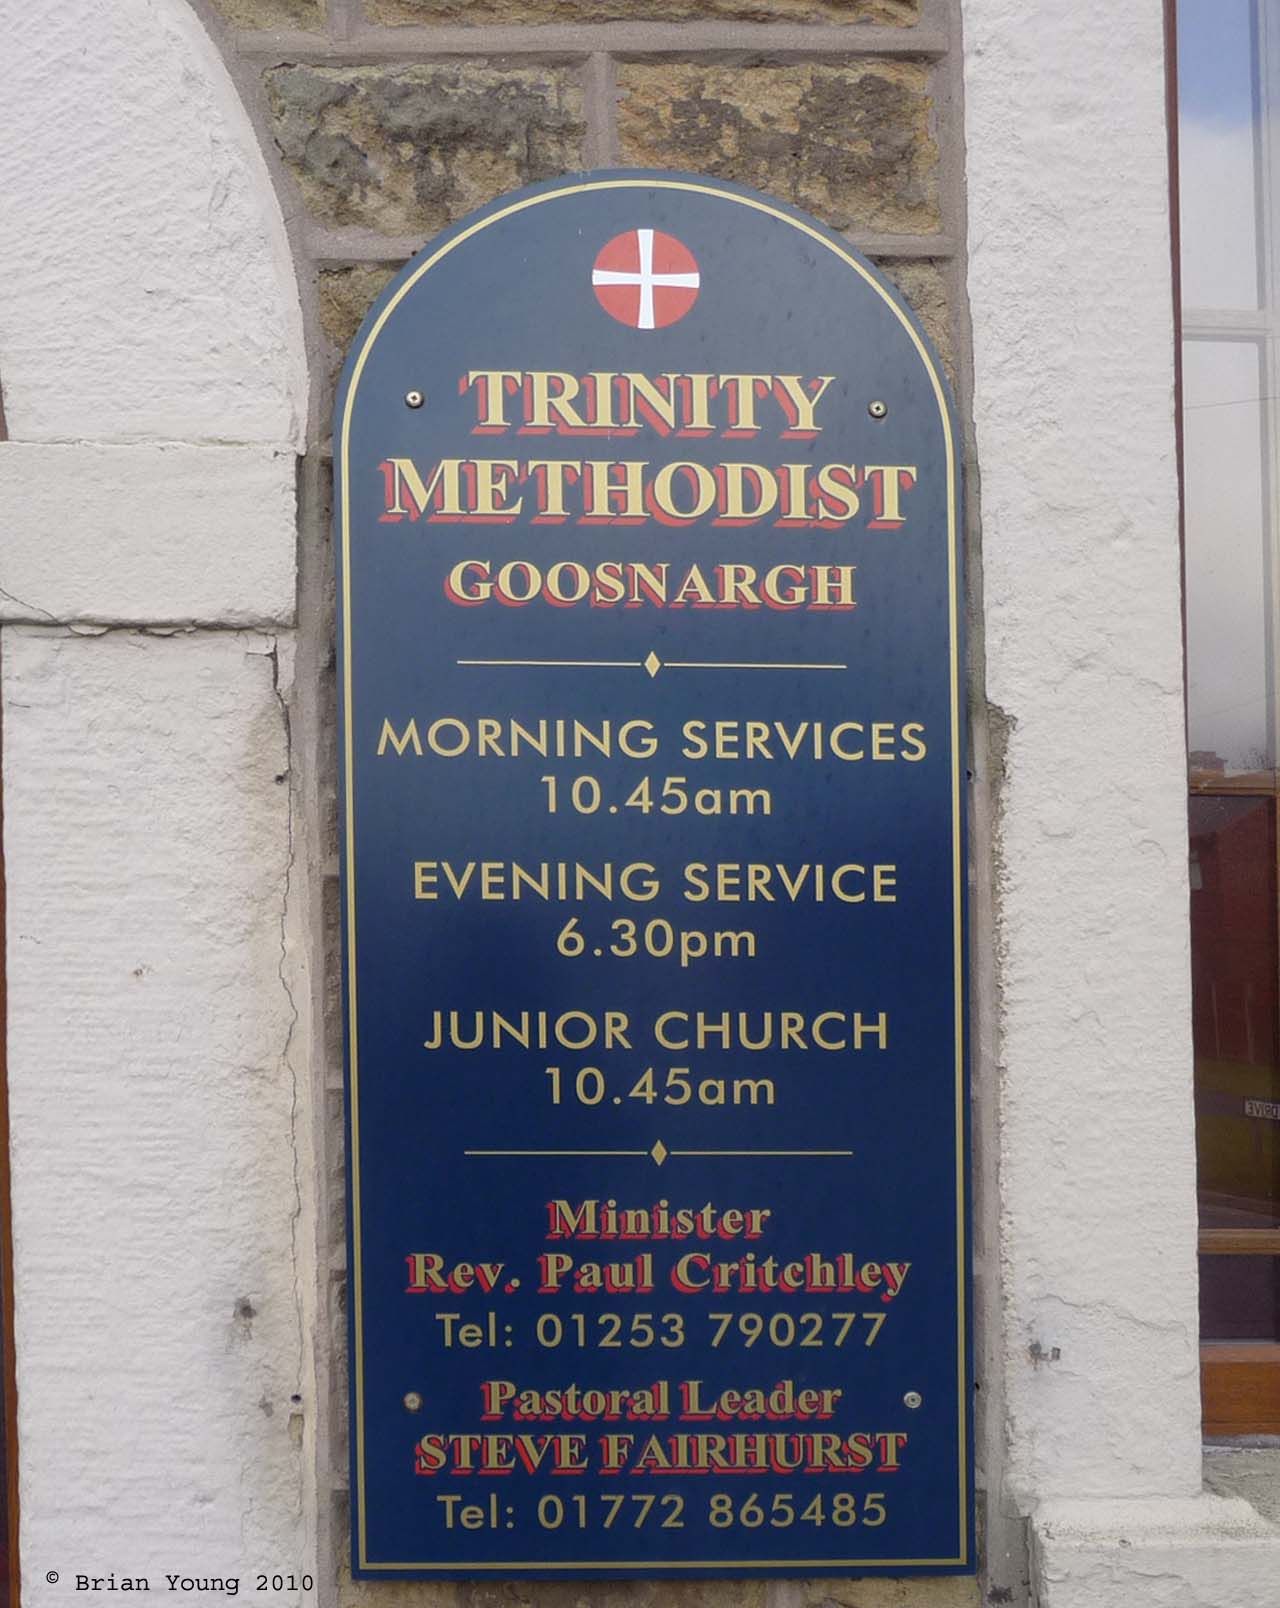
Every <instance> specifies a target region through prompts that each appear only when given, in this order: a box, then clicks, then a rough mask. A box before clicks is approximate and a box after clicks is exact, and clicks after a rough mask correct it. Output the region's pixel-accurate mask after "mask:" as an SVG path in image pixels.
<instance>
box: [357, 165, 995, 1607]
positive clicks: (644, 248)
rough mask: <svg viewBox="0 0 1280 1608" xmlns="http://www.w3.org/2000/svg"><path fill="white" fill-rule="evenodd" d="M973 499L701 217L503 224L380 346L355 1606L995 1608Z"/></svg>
mask: <svg viewBox="0 0 1280 1608" xmlns="http://www.w3.org/2000/svg"><path fill="white" fill-rule="evenodd" d="M957 451H958V441H957V432H956V428H955V423H954V419H953V416H952V412H951V407H950V404H949V401H948V397H947V390H946V386H945V383H944V381H943V378H942V375H941V372H940V368H939V364H938V361H937V359H936V357H935V356H934V354H933V353H932V351H931V350H930V348H929V345H928V343H927V341H926V340H925V339H924V337H923V336H922V334H921V332H920V330H919V327H918V325H917V324H916V322H915V320H914V318H913V317H912V315H911V314H910V313H909V312H908V311H907V310H906V309H905V308H904V307H903V305H902V303H901V301H900V300H899V299H898V296H897V295H896V293H895V292H894V290H893V289H892V288H891V287H890V286H889V285H888V284H887V283H886V282H885V281H884V280H883V279H882V278H881V277H880V276H879V274H877V273H876V271H875V270H874V269H873V268H871V267H870V266H869V265H868V264H867V263H866V262H865V261H864V260H863V259H862V258H861V257H859V256H858V254H857V253H856V252H854V251H852V250H851V249H850V248H849V246H848V245H847V244H846V243H845V242H844V241H843V240H841V239H840V238H839V237H838V236H836V235H834V234H832V233H830V232H829V231H828V230H826V229H824V228H823V227H822V226H821V225H819V224H817V223H815V222H813V221H812V220H811V219H809V218H806V217H804V216H803V215H801V214H799V213H796V212H794V211H792V210H790V209H789V208H787V207H784V206H781V205H779V204H778V203H776V202H774V201H771V200H769V199H767V198H766V197H764V196H761V195H757V194H754V193H752V192H750V191H748V190H743V189H739V188H737V187H735V186H732V185H727V184H722V183H720V182H718V181H715V180H710V179H702V178H696V177H686V176H681V175H675V174H664V173H647V172H641V173H637V172H619V173H599V174H588V175H585V176H582V177H580V178H575V179H572V180H562V181H557V182H554V183H551V184H546V185H543V186H541V187H538V188H536V189H531V190H526V191H523V192H521V193H519V194H517V195H513V196H507V197H505V198H503V199H502V200H500V201H498V202H496V203H495V204H494V205H492V206H491V207H489V208H487V209H486V210H485V211H483V212H480V213H478V214H476V215H475V216H473V217H471V218H469V219H467V220H466V221H464V222H463V223H461V224H459V225H458V226H457V227H456V228H454V229H452V230H451V231H450V232H449V233H447V234H445V235H443V236H441V237H440V238H439V239H438V240H436V241H434V242H433V243H432V244H431V245H430V246H429V247H427V248H426V250H424V251H423V252H422V254H421V255H420V256H418V257H417V258H415V259H414V261H413V262H411V263H410V264H409V265H408V266H407V267H406V268H405V269H404V271H403V272H402V273H401V274H400V275H399V276H398V277H397V278H396V279H395V280H394V281H393V282H392V284H391V285H390V286H389V287H388V288H387V290H386V292H385V293H384V294H383V296H382V298H381V300H380V301H379V303H378V304H377V306H376V307H375V308H374V309H373V311H372V312H371V313H370V315H369V318H368V319H367V321H366V323H365V325H364V327H363V329H362V330H361V332H360V334H359V336H358V337H357V339H356V342H355V345H354V347H353V348H352V351H351V355H350V357H349V359H348V362H347V367H346V371H345V375H344V378H343V382H342V387H341V395H340V397H339V401H338V408H337V419H336V427H335V432H334V454H335V460H336V466H337V488H336V532H337V549H338V598H339V609H338V612H339V629H340V646H339V651H340V658H339V680H340V683H341V691H342V704H341V731H340V745H341V746H340V752H341V771H342V789H343V796H344V804H345V808H344V820H343V828H342V832H343V849H344V875H345V882H344V893H343V898H344V928H345V938H346V973H345V991H346V1009H347V1053H348V1058H349V1066H348V1074H349V1080H348V1110H349V1166H350V1189H349V1196H350V1218H351V1221H350V1233H351V1257H350V1314H351V1365H352V1379H351V1444H352V1529H353V1565H354V1570H355V1573H356V1574H357V1575H359V1576H366V1577H370V1578H386V1577H389V1576H397V1575H399V1576H422V1577H436V1576H446V1577H447V1576H453V1577H469V1576H477V1577H489V1576H495V1577H500V1576H504V1575H505V1576H513V1577H524V1576H557V1575H559V1576H570V1577H581V1576H587V1575H593V1574H594V1575H651V1576H659V1575H669V1576H679V1575H688V1576H699V1575H702V1576H706V1575H735V1574H736V1575H745V1574H765V1573H770V1574H785V1575H806V1574H815V1573H821V1572H829V1573H840V1574H858V1573H863V1572H867V1571H882V1572H886V1573H894V1574H897V1573H906V1572H911V1571H917V1570H927V1571H934V1572H951V1573H958V1572H964V1571H966V1570H968V1569H970V1568H971V1567H972V1558H973V1543H972V1531H971V1518H970V1515H971V1506H972V1504H971V1493H970V1476H969V1443H970V1432H969V1423H968V1407H969V1403H968V1381H969V1368H968V1360H967V1358H968V1351H969V1342H968V1297H967V1277H966V1263H967V1251H966V1245H967V1227H966V1171H965V1160H964V1158H965V1086H964V1058H963V1053H962V1048H963V1035H964V1022H963V1001H964V989H963V973H964V967H963V925H964V924H963V871H964V849H963V820H962V786H961V775H962V771H961V767H962V764H963V735H962V725H961V704H960V697H961V694H960V688H961V670H960V652H961V644H960V622H961V613H960V610H961V596H962V593H961V581H960V551H959V530H958V526H959V484H958V480H959V471H958V465H957Z"/></svg>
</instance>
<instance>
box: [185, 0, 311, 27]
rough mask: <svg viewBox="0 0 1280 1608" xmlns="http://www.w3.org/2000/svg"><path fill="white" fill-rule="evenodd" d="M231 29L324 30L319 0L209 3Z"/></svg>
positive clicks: (218, 0)
mask: <svg viewBox="0 0 1280 1608" xmlns="http://www.w3.org/2000/svg"><path fill="white" fill-rule="evenodd" d="M213 8H214V10H215V11H220V12H221V13H222V15H223V16H224V17H225V18H226V19H227V21H228V22H229V23H230V24H231V26H232V27H233V28H308V29H314V30H316V31H319V30H320V29H321V28H323V27H324V4H323V0H213Z"/></svg>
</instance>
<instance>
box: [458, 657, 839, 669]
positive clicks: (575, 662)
mask: <svg viewBox="0 0 1280 1608" xmlns="http://www.w3.org/2000/svg"><path fill="white" fill-rule="evenodd" d="M454 663H455V664H459V665H468V666H477V665H478V666H480V667H481V668H483V669H501V668H515V669H529V668H530V667H535V668H536V667H542V666H546V667H548V668H553V669H570V670H644V669H647V668H648V667H647V666H646V665H645V663H644V660H643V659H455V660H454ZM658 668H659V669H660V670H847V669H848V668H849V666H848V665H847V664H774V663H772V662H767V663H766V662H764V661H754V662H753V661H740V660H735V659H663V661H662V663H661V664H660V665H659V666H658Z"/></svg>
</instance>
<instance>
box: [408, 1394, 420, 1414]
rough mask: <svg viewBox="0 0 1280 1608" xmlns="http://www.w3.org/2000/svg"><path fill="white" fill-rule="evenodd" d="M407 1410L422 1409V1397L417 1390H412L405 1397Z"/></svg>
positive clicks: (416, 1411)
mask: <svg viewBox="0 0 1280 1608" xmlns="http://www.w3.org/2000/svg"><path fill="white" fill-rule="evenodd" d="M404 1405H405V1411H406V1412H410V1413H419V1412H421V1411H422V1397H421V1396H420V1395H419V1394H418V1392H417V1391H416V1390H411V1391H410V1392H409V1393H408V1395H407V1396H406V1397H405V1398H404Z"/></svg>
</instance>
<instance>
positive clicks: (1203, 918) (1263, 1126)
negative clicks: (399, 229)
mask: <svg viewBox="0 0 1280 1608" xmlns="http://www.w3.org/2000/svg"><path fill="white" fill-rule="evenodd" d="M1191 863H1192V867H1193V875H1192V890H1191V954H1192V961H1191V967H1192V990H1193V1022H1194V1035H1195V1054H1196V1118H1197V1121H1196V1144H1197V1150H1198V1154H1199V1161H1200V1202H1201V1221H1202V1223H1203V1224H1204V1226H1205V1227H1207V1228H1238V1227H1255V1228H1266V1227H1270V1226H1272V1225H1273V1224H1276V1223H1280V1072H1278V1067H1280V1055H1278V1053H1277V1052H1278V1050H1280V1042H1278V1039H1280V1016H1278V1009H1280V998H1278V997H1277V996H1278V988H1277V978H1278V976H1280V954H1278V953H1277V911H1276V843H1275V814H1274V803H1273V801H1272V800H1271V799H1270V798H1221V797H1214V796H1206V795H1196V796H1193V798H1192V799H1191ZM1273 1110H1274V1114H1275V1117H1276V1119H1277V1120H1271V1119H1270V1113H1271V1112H1272V1111H1273Z"/></svg>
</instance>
